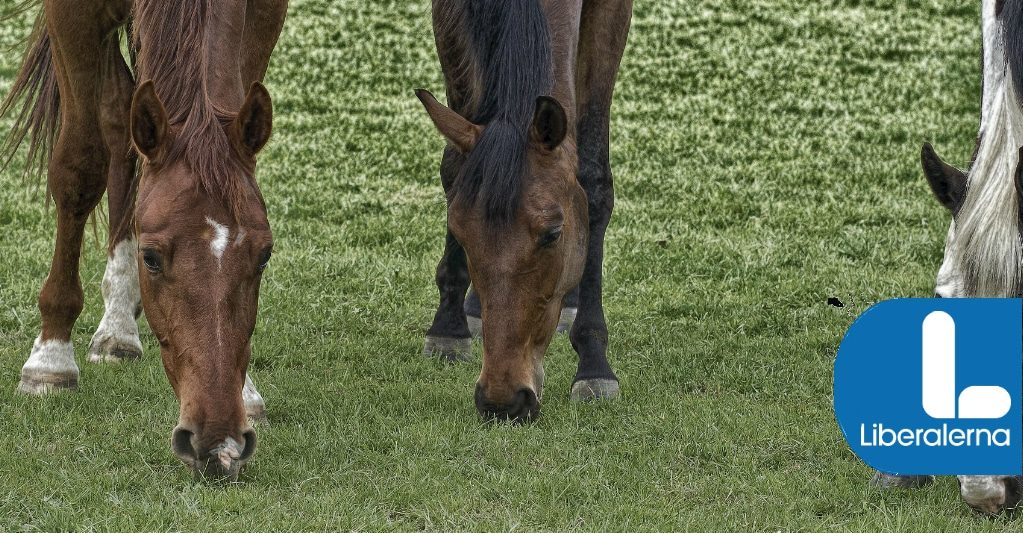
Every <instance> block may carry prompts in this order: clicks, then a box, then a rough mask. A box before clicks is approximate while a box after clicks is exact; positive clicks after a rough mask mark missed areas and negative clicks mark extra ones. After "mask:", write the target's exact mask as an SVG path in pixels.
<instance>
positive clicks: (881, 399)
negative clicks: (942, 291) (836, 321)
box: [835, 298, 1023, 475]
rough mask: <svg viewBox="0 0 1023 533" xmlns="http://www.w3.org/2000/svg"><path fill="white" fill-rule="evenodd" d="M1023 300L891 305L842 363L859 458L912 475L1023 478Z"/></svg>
mask: <svg viewBox="0 0 1023 533" xmlns="http://www.w3.org/2000/svg"><path fill="white" fill-rule="evenodd" d="M1021 403H1023V300H1018V299H990V298H986V299H965V298H962V299H960V298H950V299H930V298H928V299H905V300H889V301H886V302H881V303H879V304H877V305H875V306H873V307H871V308H870V309H868V310H867V311H866V312H865V313H863V314H862V315H861V316H860V317H859V318H858V319H857V320H856V322H854V323H853V325H852V326H851V327H850V328H849V331H848V332H847V333H846V335H845V339H843V340H842V345H841V347H839V350H838V357H837V358H836V359H835V417H836V418H837V419H838V424H839V426H840V427H841V428H842V432H843V433H844V434H845V439H846V441H848V442H849V446H850V447H851V448H852V450H853V452H854V453H856V455H858V456H859V457H860V458H861V459H863V461H865V462H866V463H867V464H869V465H870V466H873V467H874V468H876V469H878V470H880V471H882V472H886V473H890V474H903V475H1021V474H1023V442H1021V439H1023V414H1021V413H1023V411H1021V405H1020V404H1021Z"/></svg>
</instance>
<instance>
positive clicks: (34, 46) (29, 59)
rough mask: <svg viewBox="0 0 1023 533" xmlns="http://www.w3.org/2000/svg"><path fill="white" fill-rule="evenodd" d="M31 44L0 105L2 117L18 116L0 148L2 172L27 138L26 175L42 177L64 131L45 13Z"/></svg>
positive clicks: (24, 5)
mask: <svg viewBox="0 0 1023 533" xmlns="http://www.w3.org/2000/svg"><path fill="white" fill-rule="evenodd" d="M33 4H35V1H34V0H29V1H27V2H24V3H22V4H20V5H19V6H18V7H17V8H15V10H14V13H13V14H17V13H21V12H23V11H24V10H26V9H28V8H29V7H31V6H32V5H33ZM13 14H8V15H7V16H11V15H13ZM29 43H30V44H29V47H28V48H27V50H26V51H25V57H24V59H22V62H21V69H20V70H19V71H18V76H17V78H15V80H14V85H13V86H11V92H10V93H9V94H8V95H7V97H6V98H5V99H4V101H3V103H2V104H0V116H8V115H10V114H11V113H12V112H14V113H17V116H16V119H15V123H14V128H12V129H11V131H10V133H8V134H7V136H6V138H5V139H4V140H3V144H2V145H0V168H6V167H8V166H9V165H10V163H11V161H12V160H14V158H15V156H16V155H17V153H18V148H19V147H20V146H21V144H22V142H24V141H25V138H26V137H27V138H28V156H27V161H26V165H25V173H26V174H31V173H33V172H38V173H40V174H42V173H43V172H44V171H45V170H46V165H47V164H48V163H49V159H50V152H51V150H52V148H53V142H54V140H55V139H56V136H57V130H58V129H59V128H60V94H59V92H58V91H57V75H56V72H54V69H53V55H52V52H51V49H50V36H49V34H48V33H47V32H46V21H45V20H44V16H43V11H42V10H40V11H39V15H38V16H37V17H36V22H35V27H34V28H33V30H32V34H31V36H30V37H29Z"/></svg>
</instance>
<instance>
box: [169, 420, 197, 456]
mask: <svg viewBox="0 0 1023 533" xmlns="http://www.w3.org/2000/svg"><path fill="white" fill-rule="evenodd" d="M193 435H194V433H192V432H191V431H189V430H187V429H185V428H182V427H176V428H174V432H173V433H171V449H172V450H174V455H176V456H177V457H178V459H181V460H182V461H184V462H185V463H188V464H190V465H192V464H195V461H196V459H198V458H199V454H198V452H196V451H195V448H194V447H193V446H192V436H193Z"/></svg>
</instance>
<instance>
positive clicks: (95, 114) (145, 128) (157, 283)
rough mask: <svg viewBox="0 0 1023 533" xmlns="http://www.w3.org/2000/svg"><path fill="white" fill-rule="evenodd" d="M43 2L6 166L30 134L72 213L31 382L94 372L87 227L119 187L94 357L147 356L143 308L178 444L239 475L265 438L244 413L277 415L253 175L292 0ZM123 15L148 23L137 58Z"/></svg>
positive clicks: (60, 204) (26, 384)
mask: <svg viewBox="0 0 1023 533" xmlns="http://www.w3.org/2000/svg"><path fill="white" fill-rule="evenodd" d="M42 4H43V5H42V10H41V12H40V14H39V16H38V19H37V22H36V26H35V30H34V33H33V37H32V45H31V46H30V48H29V50H28V51H27V52H26V55H25V60H24V62H23V65H22V67H21V70H20V72H19V74H18V77H17V79H16V81H15V82H14V86H13V88H12V90H11V93H10V95H9V96H8V97H7V99H6V100H5V102H4V104H3V107H2V109H0V112H3V113H9V112H11V111H14V110H15V109H17V108H18V106H19V105H20V106H21V108H20V111H19V114H18V115H17V118H18V125H17V126H16V128H15V130H14V131H13V132H12V133H11V134H10V136H9V137H8V142H7V145H6V148H7V156H8V161H9V160H10V159H9V157H10V156H12V155H13V154H14V152H15V150H17V148H18V145H19V144H20V143H21V141H23V140H24V139H25V138H26V137H28V138H29V141H30V142H29V144H30V147H29V154H30V155H29V157H30V164H31V163H33V162H38V163H39V164H40V165H44V164H45V165H46V167H47V170H48V171H47V191H48V194H49V195H50V196H51V197H52V199H53V202H54V204H55V205H56V211H57V237H56V246H55V250H54V253H53V261H52V263H51V265H50V272H49V275H48V276H47V278H46V281H45V283H44V284H43V288H42V291H41V292H40V294H39V311H40V313H41V315H42V330H41V332H40V334H39V337H38V338H37V339H36V341H35V345H34V346H33V348H32V352H31V355H30V356H29V358H28V361H27V362H26V363H25V365H24V367H23V368H22V371H21V382H20V384H19V387H18V388H19V390H20V391H21V392H24V393H29V394H44V393H47V392H52V391H58V390H62V389H74V388H76V386H77V384H78V376H79V371H78V366H77V365H76V364H75V352H74V349H73V347H72V345H71V330H72V327H73V326H74V323H75V320H76V319H77V318H78V315H79V314H80V313H81V311H82V307H83V304H84V302H83V293H82V287H81V282H80V280H79V275H78V268H79V257H80V252H81V247H82V235H83V230H84V227H85V224H86V221H87V219H88V217H89V216H90V214H91V213H92V211H93V209H94V208H95V207H96V205H97V204H98V203H99V201H100V199H101V197H102V196H103V193H104V191H106V192H107V193H108V202H109V204H108V205H109V224H110V237H109V241H108V244H109V247H108V254H109V255H108V261H107V268H106V273H105V275H104V277H103V297H104V301H105V305H106V312H105V314H104V316H103V320H102V321H101V322H100V324H99V327H98V329H97V331H96V334H95V336H94V337H93V339H92V344H91V346H90V347H89V360H90V361H92V362H96V363H102V362H118V361H121V360H124V359H131V358H137V357H139V356H141V355H142V344H141V343H140V342H139V335H138V327H137V324H136V320H137V318H138V316H139V314H140V313H141V310H142V309H144V310H145V314H146V318H147V319H148V321H149V325H150V327H151V329H152V330H153V333H154V334H155V336H156V338H157V340H158V341H159V343H160V352H161V355H162V358H163V364H164V369H165V370H166V372H167V377H168V378H169V380H170V383H171V385H172V387H173V389H174V392H175V394H176V395H177V397H178V400H179V402H180V412H179V420H178V425H177V427H176V428H175V429H174V431H173V436H172V439H171V442H172V449H173V451H174V453H175V454H176V455H177V456H178V457H179V458H180V459H181V460H183V461H184V462H185V463H186V464H189V465H190V466H192V467H193V468H194V469H195V471H196V472H198V473H200V474H210V475H216V476H227V477H232V478H233V477H236V476H237V474H238V471H239V469H240V468H241V465H242V464H244V463H245V461H246V460H247V459H248V458H249V457H250V456H251V455H252V452H253V451H254V450H255V445H256V438H255V433H254V432H253V430H252V428H251V426H250V425H249V422H248V420H247V416H246V411H247V410H248V411H249V413H250V414H251V415H253V416H254V417H259V416H261V414H262V410H263V406H262V399H261V398H260V396H259V393H258V392H257V391H256V389H255V388H254V387H253V386H252V383H251V381H250V380H248V379H247V376H246V369H247V367H248V363H249V357H250V344H249V343H250V337H251V335H252V331H253V329H254V327H255V321H256V307H257V299H258V296H259V285H260V278H261V274H262V272H263V269H264V268H266V265H267V261H268V260H269V258H270V250H271V246H272V240H271V234H270V226H269V223H268V221H267V213H266V206H265V205H264V202H263V198H262V196H261V195H260V191H259V186H258V184H257V183H256V181H255V179H254V172H255V156H256V154H257V153H258V152H259V151H260V149H261V148H263V146H264V145H265V144H266V142H267V140H268V139H269V136H270V130H271V122H272V110H271V102H270V96H269V95H268V94H267V91H266V89H265V88H264V87H263V86H262V85H261V83H260V81H261V80H262V79H263V75H264V74H265V72H266V69H267V65H268V64H269V60H270V53H271V51H272V50H273V48H274V45H275V44H276V42H277V38H278V35H279V34H280V31H281V28H282V26H283V22H284V16H285V12H286V10H287V0H192V1H187V2H178V1H167V0H134V2H133V1H132V0H44V1H43V2H42ZM122 28H127V29H129V31H131V32H132V43H131V46H130V49H131V53H130V54H129V58H130V60H131V62H132V63H133V66H134V68H133V69H129V67H128V62H127V61H126V60H125V58H124V56H123V54H122V52H121V48H120V35H121V31H122ZM133 72H134V75H133V74H132V73H133ZM136 80H138V81H139V82H140V83H138V84H136ZM246 91H247V92H246ZM136 154H141V156H142V164H141V165H138V164H137V160H138V157H137V155H136ZM139 166H141V168H140V169H139V168H138V167H139ZM140 272H141V273H142V275H141V276H140V275H139V273H140ZM140 305H141V307H140ZM243 388H244V389H245V392H244V399H243Z"/></svg>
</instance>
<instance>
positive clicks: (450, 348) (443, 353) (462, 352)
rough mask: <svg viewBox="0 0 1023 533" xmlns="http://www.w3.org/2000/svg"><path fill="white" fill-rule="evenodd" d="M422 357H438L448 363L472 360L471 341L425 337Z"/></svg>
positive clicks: (469, 339) (467, 339) (468, 339)
mask: <svg viewBox="0 0 1023 533" xmlns="http://www.w3.org/2000/svg"><path fill="white" fill-rule="evenodd" d="M423 355H425V356H427V357H438V356H439V357H440V358H441V359H444V360H446V361H448V362H449V363H456V362H460V361H463V362H464V361H471V360H472V339H471V338H466V339H455V338H451V337H434V336H433V335H427V336H426V343H425V344H424V345H423Z"/></svg>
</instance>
